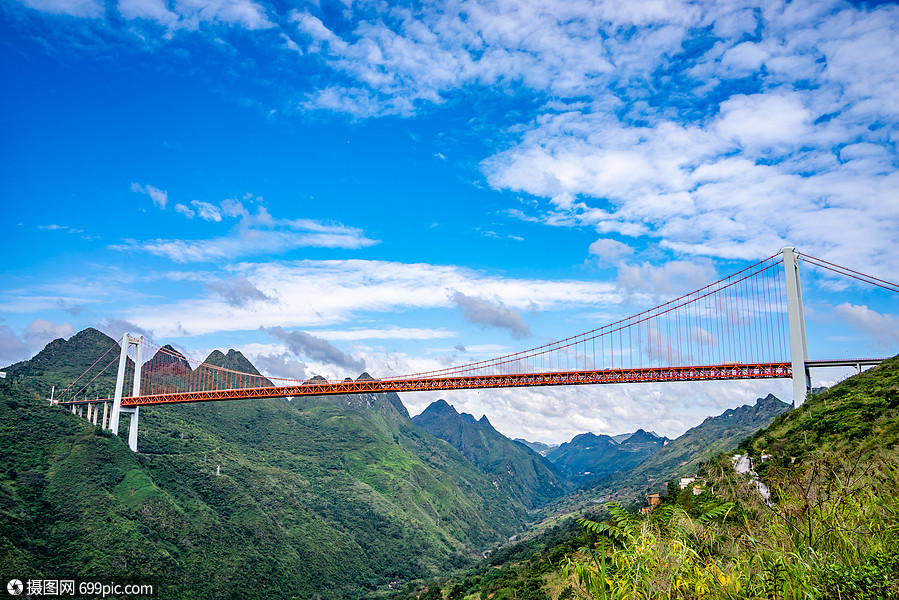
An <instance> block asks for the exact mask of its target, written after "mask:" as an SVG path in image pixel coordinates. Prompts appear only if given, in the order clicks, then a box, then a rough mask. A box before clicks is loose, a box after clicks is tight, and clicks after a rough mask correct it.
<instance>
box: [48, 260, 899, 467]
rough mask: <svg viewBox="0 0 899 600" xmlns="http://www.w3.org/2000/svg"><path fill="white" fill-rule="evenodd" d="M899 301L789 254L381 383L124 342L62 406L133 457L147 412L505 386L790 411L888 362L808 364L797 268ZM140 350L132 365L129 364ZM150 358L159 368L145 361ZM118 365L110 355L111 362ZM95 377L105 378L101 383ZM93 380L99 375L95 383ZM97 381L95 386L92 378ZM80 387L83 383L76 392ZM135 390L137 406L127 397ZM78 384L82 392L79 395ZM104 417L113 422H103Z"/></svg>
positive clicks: (845, 272)
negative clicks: (842, 377) (557, 332)
mask: <svg viewBox="0 0 899 600" xmlns="http://www.w3.org/2000/svg"><path fill="white" fill-rule="evenodd" d="M800 260H802V261H803V262H805V263H808V264H811V265H814V266H816V267H819V268H823V269H826V270H829V271H831V272H833V273H836V274H839V275H842V276H846V277H851V278H854V279H856V280H860V281H863V282H866V283H868V284H871V285H874V286H877V287H880V288H883V289H886V290H889V291H892V292H899V285H897V284H895V283H890V282H887V281H884V280H882V279H878V278H876V277H871V276H869V275H865V274H863V273H860V272H858V271H853V270H852V269H847V268H845V267H841V266H839V265H835V264H833V263H830V262H827V261H824V260H821V259H817V258H814V257H812V256H808V255H804V254H801V253H799V252H797V251H796V249H795V248H794V247H792V246H786V247H784V248H783V249H781V251H780V252H778V253H777V254H775V255H773V256H771V257H769V258H766V259H765V260H762V261H760V262H758V263H756V264H754V265H751V266H749V267H746V268H745V269H743V270H741V271H739V272H737V273H734V274H733V275H730V276H728V277H725V278H723V279H720V280H718V281H716V282H714V283H712V284H709V285H707V286H705V287H703V288H701V289H698V290H696V291H694V292H691V293H689V294H686V295H684V296H681V297H679V298H675V299H674V300H671V301H669V302H666V303H665V304H662V305H659V306H656V307H655V308H651V309H649V310H645V311H643V312H641V313H638V314H636V315H633V316H631V317H628V318H626V319H621V320H619V321H616V322H614V323H611V324H608V325H604V326H602V327H599V328H597V329H592V330H590V331H587V332H585V333H581V334H578V335H575V336H572V337H568V338H565V339H563V340H559V341H556V342H552V343H549V344H544V345H542V346H538V347H536V348H531V349H528V350H523V351H520V352H516V353H514V354H508V355H504V356H500V357H498V358H494V359H490V360H484V361H478V362H475V363H469V364H464V365H459V366H455V367H449V368H446V369H440V370H437V371H429V372H424V373H413V374H411V375H402V376H395V377H389V378H383V379H372V378H359V379H356V380H352V379H345V380H343V381H327V380H324V379H321V378H314V379H311V380H307V381H299V380H294V379H281V378H274V377H265V376H263V375H260V374H258V373H241V372H238V371H235V370H231V369H226V368H222V367H218V366H214V365H210V364H208V363H205V362H200V361H197V360H193V359H190V358H187V357H185V356H183V355H181V354H180V353H178V352H177V351H175V350H174V349H172V348H170V347H159V346H158V345H156V344H154V343H153V342H151V341H149V340H147V339H146V338H144V337H143V336H132V335H130V334H128V333H126V334H125V335H123V336H122V340H121V345H119V344H118V343H115V344H113V345H112V346H111V347H110V348H109V349H108V350H107V351H106V353H105V354H104V355H103V356H101V357H100V358H98V359H97V361H96V362H95V363H94V365H92V366H91V367H90V368H89V369H88V370H87V371H85V372H84V373H83V374H82V375H81V376H80V377H79V378H78V379H76V380H75V382H73V383H72V384H71V385H70V386H69V387H68V388H67V389H66V390H64V391H63V392H62V393H61V394H60V395H59V397H58V398H57V400H56V402H57V403H58V404H60V405H63V406H70V407H71V409H72V412H73V413H76V414H79V415H81V414H83V412H84V410H85V408H86V410H87V418H88V420H90V421H91V422H93V423H94V424H98V423H97V421H98V415H99V408H100V405H101V404H102V405H103V418H102V421H101V423H99V425H100V426H101V427H102V428H104V429H109V430H110V431H112V432H113V433H114V434H116V435H118V434H119V420H120V417H121V415H122V414H123V413H124V414H127V415H129V416H130V422H129V427H128V446H129V447H130V448H131V449H132V450H133V451H135V452H136V451H137V426H138V416H139V410H140V407H141V406H144V405H151V404H171V403H177V402H208V401H220V400H233V399H240V398H244V399H262V398H280V397H290V396H314V395H329V394H363V393H378V392H413V391H424V390H458V389H480V388H502V387H527V386H554V385H587V384H604V383H641V382H661V381H710V380H730V379H772V378H781V379H787V378H792V380H793V406H794V407H796V406H799V405H801V404H802V403H803V402H804V401H805V398H806V396H807V395H808V393H809V391H810V390H811V376H810V373H809V370H810V369H811V368H815V367H825V366H847V365H848V366H856V367H857V368H858V369H859V370H861V367H862V366H868V365H875V364H878V363H880V362H881V361H882V360H883V359H882V358H852V359H845V360H836V361H827V360H825V361H820V360H819V361H811V360H809V358H808V343H807V340H806V332H805V317H804V314H803V303H802V288H801V284H800V278H799V261H800ZM132 346H133V347H134V357H133V358H132V357H131V356H129V354H130V353H131V348H132ZM116 347H118V348H119V351H120V352H119V357H118V361H119V364H118V373H117V376H116V385H115V391H114V393H113V394H112V396H111V397H108V398H104V399H100V397H99V396H98V397H97V398H96V399H93V400H91V399H79V398H78V396H79V394H81V393H83V392H84V391H85V390H86V389H87V387H88V386H89V385H90V384H91V383H92V382H93V381H95V380H96V379H97V378H98V377H99V376H100V375H101V374H102V373H103V371H105V370H106V369H107V368H109V367H111V366H112V364H113V363H114V362H115V358H112V359H111V360H109V362H108V363H107V364H106V365H105V366H103V368H102V369H100V367H101V366H102V365H101V363H102V361H103V359H104V358H105V357H106V355H107V354H109V353H110V352H112V351H113V349H114V348H116ZM144 347H146V348H147V351H148V352H147V354H148V355H150V354H152V358H150V360H148V361H147V362H146V363H145V362H144V361H143V357H144ZM113 356H114V354H113ZM96 371H99V372H96ZM94 373H95V374H94ZM91 375H92V377H93V378H92V379H91V378H90V377H91ZM81 380H86V381H88V383H86V384H81V383H79V382H80V381H81ZM127 381H131V382H132V387H131V395H130V396H125V395H123V393H124V387H125V384H126V382H127ZM79 385H81V387H80V388H79V387H78V386H79ZM107 417H108V420H107Z"/></svg>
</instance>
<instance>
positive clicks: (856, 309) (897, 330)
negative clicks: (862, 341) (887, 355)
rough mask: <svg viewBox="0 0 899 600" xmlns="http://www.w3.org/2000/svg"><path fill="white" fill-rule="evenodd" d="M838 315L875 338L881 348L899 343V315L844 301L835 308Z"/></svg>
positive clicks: (885, 348) (886, 348)
mask: <svg viewBox="0 0 899 600" xmlns="http://www.w3.org/2000/svg"><path fill="white" fill-rule="evenodd" d="M834 311H835V312H836V314H837V316H838V317H840V318H842V319H843V320H845V321H846V322H847V323H849V324H850V325H852V326H853V327H856V328H858V329H860V330H862V331H864V332H865V334H867V335H868V336H870V337H871V338H873V340H874V344H875V346H876V347H877V348H878V349H880V350H890V349H891V348H894V347H895V346H896V345H897V344H899V315H891V314H882V313H879V312H877V311H875V310H871V309H870V308H868V307H867V306H865V305H857V304H851V303H849V302H844V303H842V304H840V305H838V306H836V307H835V308H834Z"/></svg>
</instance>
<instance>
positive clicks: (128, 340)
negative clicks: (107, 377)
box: [109, 333, 143, 452]
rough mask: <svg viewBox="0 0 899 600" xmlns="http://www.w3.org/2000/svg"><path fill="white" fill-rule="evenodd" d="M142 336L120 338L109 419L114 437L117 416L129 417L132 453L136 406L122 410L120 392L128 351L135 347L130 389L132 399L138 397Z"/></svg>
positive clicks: (129, 440)
mask: <svg viewBox="0 0 899 600" xmlns="http://www.w3.org/2000/svg"><path fill="white" fill-rule="evenodd" d="M142 342H143V336H142V335H138V336H132V335H131V334H129V333H125V334H124V335H123V336H122V353H121V354H120V355H119V372H118V375H117V376H116V382H115V398H114V399H113V402H112V414H111V415H110V417H109V430H110V431H112V432H113V433H114V434H115V435H119V416H120V415H121V414H122V413H125V414H128V415H131V419H130V423H129V424H128V447H129V448H131V450H132V451H133V452H137V417H138V408H139V407H137V406H126V407H124V408H122V391H123V389H124V387H125V367H126V366H127V364H128V350H129V349H130V348H131V346H132V345H134V346H137V356H136V357H135V360H134V384H133V386H132V388H131V395H132V396H133V397H135V398H136V397H138V396H140V367H141V363H142V362H143V360H142V359H143V356H142V352H141V349H142V348H143V343H142Z"/></svg>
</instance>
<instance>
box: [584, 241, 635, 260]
mask: <svg viewBox="0 0 899 600" xmlns="http://www.w3.org/2000/svg"><path fill="white" fill-rule="evenodd" d="M589 252H590V254H591V255H593V256H595V257H596V259H597V260H598V261H600V262H602V263H609V264H617V263H619V262H620V261H621V259H623V258H624V257H627V256H631V255H633V253H634V249H633V248H632V247H631V246H628V245H627V244H625V243H623V242H619V241H618V240H613V239H609V238H600V239H598V240H596V241H595V242H593V243H592V244H590V248H589Z"/></svg>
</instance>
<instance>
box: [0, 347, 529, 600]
mask: <svg viewBox="0 0 899 600" xmlns="http://www.w3.org/2000/svg"><path fill="white" fill-rule="evenodd" d="M96 333H99V332H96ZM101 335H102V334H101ZM76 338H77V339H76ZM85 338H88V339H92V340H93V341H95V342H103V343H105V344H106V347H108V346H109V345H111V344H112V343H113V341H112V340H110V339H108V338H107V340H102V339H101V338H99V337H98V336H96V334H95V333H85V332H82V334H78V335H76V336H74V337H73V338H72V339H70V340H69V341H68V342H65V341H61V340H57V341H55V342H53V343H52V344H51V345H52V348H50V350H52V351H53V352H54V355H55V356H56V357H57V358H58V361H59V362H58V364H59V365H61V366H57V363H55V362H53V361H52V360H46V359H47V354H44V355H43V356H41V355H38V357H40V361H37V362H36V363H31V362H30V361H25V363H20V364H19V365H17V366H16V369H15V371H13V372H15V373H16V374H17V375H16V377H9V378H8V379H5V380H0V447H2V448H3V452H2V453H0V574H2V575H4V576H6V575H9V576H14V575H15V576H18V575H23V576H27V577H41V576H46V577H57V576H59V575H60V574H62V573H66V574H75V575H77V576H79V577H109V576H138V575H148V576H156V577H158V578H159V580H160V582H161V583H162V585H163V586H164V591H163V594H162V597H166V598H225V597H235V598H236V597H240V598H270V597H279V598H310V597H313V596H314V595H317V596H319V597H321V598H323V599H332V598H333V599H340V598H356V597H361V596H364V595H366V594H367V593H369V592H370V591H371V590H374V589H375V588H377V587H379V586H385V585H386V584H387V583H389V582H390V581H393V580H407V579H411V578H417V577H423V576H428V575H432V574H436V573H438V572H440V571H442V570H444V569H448V568H451V567H454V566H460V565H462V564H465V563H466V562H467V561H469V560H470V559H471V557H473V556H476V555H477V554H476V553H479V552H480V551H482V550H483V549H485V548H487V547H490V546H492V545H494V544H495V543H497V542H500V541H502V540H504V539H506V538H507V537H508V536H509V535H511V534H513V533H516V532H518V531H520V530H521V528H522V527H523V525H524V524H525V518H526V510H525V508H524V507H523V506H522V505H521V503H519V502H517V501H516V500H514V499H511V498H510V497H509V496H508V495H506V494H505V493H504V492H503V491H501V490H498V489H497V488H496V487H494V485H493V483H492V482H491V481H490V480H489V479H488V478H487V477H486V476H485V475H484V474H483V473H482V472H481V471H479V470H478V469H477V468H475V467H474V466H473V465H472V464H471V463H470V462H469V461H468V460H466V459H465V458H464V457H463V456H462V455H461V454H460V453H459V452H458V451H456V450H455V449H454V448H452V447H451V446H449V445H448V444H446V443H444V442H442V441H440V440H438V439H436V438H434V437H433V436H431V435H429V434H427V433H425V432H424V431H422V430H421V429H420V428H419V427H417V426H416V425H415V424H414V423H412V422H411V420H409V418H408V414H407V413H405V409H403V411H400V410H398V408H397V406H402V403H401V402H400V400H399V398H398V397H396V396H395V395H383V394H381V395H375V394H373V395H363V396H333V397H311V398H302V399H301V398H297V399H294V400H293V401H286V400H281V399H272V400H262V401H229V402H213V403H197V404H181V405H169V406H147V407H142V408H141V417H140V418H141V422H140V435H139V440H138V448H140V450H141V452H140V454H135V453H132V452H131V451H130V450H129V449H128V448H127V445H126V444H125V443H124V440H123V439H121V438H118V437H115V436H112V435H110V434H109V433H108V432H102V431H100V430H99V429H97V428H95V427H93V426H92V425H89V424H88V423H87V422H86V421H85V420H83V419H80V418H78V417H76V416H74V415H72V414H71V413H70V412H68V411H66V410H64V409H62V408H59V407H48V406H47V403H46V401H45V400H42V399H41V398H40V397H39V395H38V393H37V391H38V390H40V391H41V395H42V396H44V395H45V393H44V391H43V390H44V388H46V387H47V384H48V379H49V378H61V377H63V376H64V374H71V373H74V372H76V371H78V370H79V368H80V365H81V364H82V363H86V364H85V366H87V365H89V364H90V363H91V362H92V360H93V359H91V358H90V355H91V353H92V352H94V350H95V349H96V348H97V347H99V346H101V345H102V344H99V343H98V344H93V345H91V344H84V343H83V342H84V340H85ZM73 340H74V342H75V343H72V342H73ZM107 342H108V343H107ZM48 348H49V347H48ZM105 349H106V348H103V350H105ZM114 351H115V350H114ZM101 352H102V350H101ZM93 356H95V354H94V355H93ZM38 357H35V359H38ZM11 370H12V369H11ZM20 375H21V377H20ZM16 574H18V575H16ZM248 582H252V585H249V584H248Z"/></svg>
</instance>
